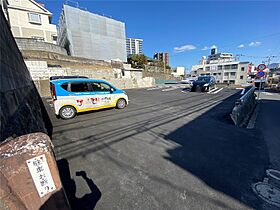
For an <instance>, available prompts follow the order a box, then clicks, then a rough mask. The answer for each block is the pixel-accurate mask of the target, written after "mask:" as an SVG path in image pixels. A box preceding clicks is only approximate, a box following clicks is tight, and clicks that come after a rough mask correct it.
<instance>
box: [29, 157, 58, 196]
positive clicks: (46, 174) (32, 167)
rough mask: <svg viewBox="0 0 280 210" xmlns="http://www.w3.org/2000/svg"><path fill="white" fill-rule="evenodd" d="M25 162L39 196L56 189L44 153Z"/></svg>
mask: <svg viewBox="0 0 280 210" xmlns="http://www.w3.org/2000/svg"><path fill="white" fill-rule="evenodd" d="M26 163H27V166H28V169H29V172H30V174H31V176H32V179H33V182H34V184H35V186H36V189H37V191H38V193H39V196H40V197H43V196H45V195H46V194H48V193H50V192H52V191H54V190H56V187H55V185H54V181H53V178H52V175H51V172H50V169H49V166H48V163H47V160H46V156H45V155H40V156H37V157H34V158H32V159H29V160H27V161H26Z"/></svg>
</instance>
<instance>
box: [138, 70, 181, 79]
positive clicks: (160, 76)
mask: <svg viewBox="0 0 280 210" xmlns="http://www.w3.org/2000/svg"><path fill="white" fill-rule="evenodd" d="M143 77H153V78H155V79H156V80H180V78H178V77H174V76H172V75H170V74H164V73H161V72H147V71H143Z"/></svg>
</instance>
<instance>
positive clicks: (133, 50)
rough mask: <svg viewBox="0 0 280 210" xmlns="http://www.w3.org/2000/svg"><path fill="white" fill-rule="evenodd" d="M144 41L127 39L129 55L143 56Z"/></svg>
mask: <svg viewBox="0 0 280 210" xmlns="http://www.w3.org/2000/svg"><path fill="white" fill-rule="evenodd" d="M142 47H143V39H134V38H126V52H127V55H139V54H143V50H142Z"/></svg>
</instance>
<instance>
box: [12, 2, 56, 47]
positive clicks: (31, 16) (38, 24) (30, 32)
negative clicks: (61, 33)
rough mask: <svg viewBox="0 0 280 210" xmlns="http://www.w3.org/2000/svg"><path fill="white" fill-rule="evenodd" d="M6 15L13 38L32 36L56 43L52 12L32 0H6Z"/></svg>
mask: <svg viewBox="0 0 280 210" xmlns="http://www.w3.org/2000/svg"><path fill="white" fill-rule="evenodd" d="M8 16H9V22H10V26H11V30H12V33H13V36H14V37H15V38H33V39H37V40H40V41H44V42H49V43H56V39H57V30H56V26H55V25H54V24H52V23H51V21H52V13H51V12H49V11H48V10H47V9H46V8H45V7H44V5H43V4H39V3H37V2H35V1H33V0H20V1H18V0H8Z"/></svg>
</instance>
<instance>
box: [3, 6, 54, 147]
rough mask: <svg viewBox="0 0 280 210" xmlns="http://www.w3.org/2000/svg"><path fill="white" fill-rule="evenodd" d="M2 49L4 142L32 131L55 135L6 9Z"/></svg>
mask: <svg viewBox="0 0 280 210" xmlns="http://www.w3.org/2000/svg"><path fill="white" fill-rule="evenodd" d="M0 46H1V47H0V48H1V54H0V69H1V77H0V104H1V106H0V117H1V121H0V123H1V131H0V132H1V133H0V142H1V141H4V140H5V139H7V138H11V137H16V136H20V135H24V134H27V133H32V132H39V131H41V132H47V133H49V134H51V132H52V125H51V122H50V120H49V118H48V115H47V112H46V110H45V108H44V106H43V103H42V100H41V98H40V96H39V94H38V92H37V89H36V87H35V85H34V83H33V81H32V78H31V76H30V73H29V71H28V69H27V67H26V66H25V63H24V61H23V58H22V56H21V53H20V51H19V49H18V47H17V44H16V42H15V40H14V38H13V36H12V33H11V31H10V29H9V26H8V23H7V22H6V19H5V18H4V15H3V12H2V10H0Z"/></svg>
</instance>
